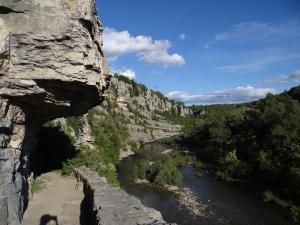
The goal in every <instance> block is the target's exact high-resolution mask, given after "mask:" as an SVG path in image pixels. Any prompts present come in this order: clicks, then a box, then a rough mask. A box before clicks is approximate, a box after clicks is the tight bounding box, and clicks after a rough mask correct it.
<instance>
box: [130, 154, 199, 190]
mask: <svg viewBox="0 0 300 225" xmlns="http://www.w3.org/2000/svg"><path fill="white" fill-rule="evenodd" d="M194 163H195V165H198V166H199V165H200V163H199V164H196V160H195V158H194V157H192V156H188V155H183V154H181V153H179V152H176V153H174V154H171V155H167V156H164V157H163V158H162V159H161V160H159V161H158V162H154V163H152V164H150V163H149V160H146V159H142V160H139V161H138V163H136V164H135V165H134V167H133V170H132V172H131V178H133V179H136V178H139V179H147V180H148V181H149V182H150V183H153V184H156V185H160V186H163V185H176V186H181V185H182V175H181V172H180V170H179V168H180V167H182V166H185V165H187V164H194ZM199 168H200V166H199Z"/></svg>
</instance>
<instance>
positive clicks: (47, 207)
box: [22, 172, 84, 225]
mask: <svg viewBox="0 0 300 225" xmlns="http://www.w3.org/2000/svg"><path fill="white" fill-rule="evenodd" d="M42 180H45V182H44V188H43V189H42V190H41V191H40V192H38V193H35V194H34V195H33V198H32V199H31V200H30V201H29V206H28V208H27V210H26V212H25V215H24V219H23V223H22V225H80V205H81V202H82V200H83V198H84V194H83V192H82V187H81V186H80V187H77V186H76V180H75V179H74V177H63V176H61V175H59V174H58V173H55V172H50V173H46V174H43V175H42Z"/></svg>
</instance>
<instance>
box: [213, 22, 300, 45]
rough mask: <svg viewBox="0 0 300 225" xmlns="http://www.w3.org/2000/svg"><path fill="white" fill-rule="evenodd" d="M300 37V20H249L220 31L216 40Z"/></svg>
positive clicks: (270, 39)
mask: <svg viewBox="0 0 300 225" xmlns="http://www.w3.org/2000/svg"><path fill="white" fill-rule="evenodd" d="M299 37H300V22H299V21H297V20H292V21H288V22H284V23H277V24H275V23H262V22H247V23H239V24H236V25H233V26H232V28H231V29H230V30H228V31H225V32H222V33H218V34H216V36H215V40H216V41H249V40H252V41H277V40H283V39H289V38H299Z"/></svg>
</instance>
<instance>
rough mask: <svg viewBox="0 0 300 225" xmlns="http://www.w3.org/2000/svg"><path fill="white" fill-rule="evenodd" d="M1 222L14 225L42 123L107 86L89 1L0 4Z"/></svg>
mask: <svg viewBox="0 0 300 225" xmlns="http://www.w3.org/2000/svg"><path fill="white" fill-rule="evenodd" d="M0 31H1V32H0V224H4V225H5V224H9V225H14V224H19V223H20V221H21V219H22V215H23V211H24V209H25V208H26V205H27V201H28V200H27V199H28V178H29V174H30V165H29V159H30V153H31V152H32V149H33V148H34V145H35V135H36V133H37V130H38V128H39V126H40V125H41V123H43V122H45V121H48V120H51V119H54V118H57V117H63V116H70V115H81V114H84V113H86V112H87V110H88V109H90V108H91V107H93V106H95V105H97V104H99V103H100V102H101V101H102V100H103V92H104V90H105V89H106V87H107V86H108V84H109V80H110V74H109V72H108V71H107V69H106V65H105V60H104V56H103V52H102V50H101V46H102V39H101V33H102V26H101V24H100V22H99V20H98V17H97V12H96V5H95V0H43V1H40V0H0Z"/></svg>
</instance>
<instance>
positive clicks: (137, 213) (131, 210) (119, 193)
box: [75, 167, 176, 225]
mask: <svg viewBox="0 0 300 225" xmlns="http://www.w3.org/2000/svg"><path fill="white" fill-rule="evenodd" d="M75 176H76V178H77V179H78V181H81V182H83V185H84V186H83V188H84V194H85V203H84V204H85V208H87V209H89V211H88V213H89V215H87V216H89V217H90V218H91V222H90V224H95V225H112V224H113V225H176V224H169V223H166V222H165V221H164V220H163V219H162V216H161V214H160V212H158V211H156V210H155V209H152V208H148V207H145V206H143V205H142V204H141V202H140V200H139V199H137V198H136V197H134V196H131V195H128V194H127V193H126V192H125V191H123V190H121V189H119V188H115V187H112V186H111V185H109V184H107V182H106V180H105V178H103V177H99V175H98V174H97V173H96V172H93V171H91V170H89V169H88V168H86V167H81V168H78V169H76V170H75Z"/></svg>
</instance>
